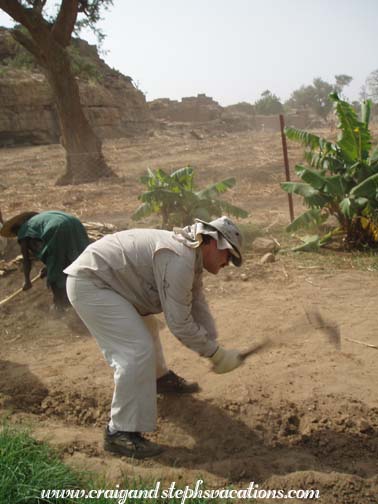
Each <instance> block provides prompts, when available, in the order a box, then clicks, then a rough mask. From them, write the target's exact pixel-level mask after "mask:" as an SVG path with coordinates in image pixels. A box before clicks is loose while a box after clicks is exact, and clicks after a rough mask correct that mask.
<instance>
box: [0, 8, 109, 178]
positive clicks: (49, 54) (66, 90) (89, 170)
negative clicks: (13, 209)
mask: <svg viewBox="0 0 378 504" xmlns="http://www.w3.org/2000/svg"><path fill="white" fill-rule="evenodd" d="M25 3H26V2H25ZM45 3H46V2H45V1H39V0H33V1H28V2H27V4H28V5H27V6H25V5H24V4H23V3H22V2H21V0H0V9H2V10H4V11H5V12H6V13H7V14H8V15H9V16H11V17H12V18H13V19H14V20H15V21H16V22H17V23H20V24H21V25H22V26H23V27H24V28H26V30H27V32H28V33H29V35H28V34H27V33H25V32H24V31H22V30H20V29H19V28H17V27H16V28H14V29H13V30H12V33H13V36H14V38H15V39H16V40H17V42H19V43H20V44H21V45H23V46H24V47H25V48H26V49H27V50H28V51H29V52H30V53H31V54H33V55H34V57H35V58H36V60H37V61H38V63H39V64H40V65H41V67H42V68H43V69H44V72H45V74H46V77H47V79H48V82H49V84H50V86H51V88H52V91H53V95H54V99H55V102H56V105H57V109H58V114H59V119H60V126H61V132H62V137H63V144H64V147H65V149H66V160H67V165H66V173H65V174H64V175H63V176H62V177H60V179H59V180H58V181H57V184H60V185H63V184H80V183H83V182H92V181H95V180H98V179H99V178H100V177H110V176H115V175H114V173H113V172H112V170H111V169H110V168H109V167H108V165H107V164H106V162H105V159H104V157H103V155H102V147H101V141H100V140H99V138H97V136H96V135H95V133H94V131H93V129H92V127H91V125H90V124H89V122H88V120H87V118H86V117H85V116H84V112H83V109H82V106H81V103H80V96H79V87H78V84H77V82H76V79H75V77H74V75H73V72H72V69H71V64H70V57H69V55H68V53H67V47H68V46H69V44H70V42H71V35H72V31H73V30H74V27H75V23H76V21H77V14H78V11H79V8H80V9H81V11H82V9H83V3H84V2H83V1H82V0H61V4H60V7H59V6H58V7H59V10H58V14H57V17H56V19H55V21H54V23H51V22H49V21H47V20H46V19H45V18H43V16H42V10H43V8H44V6H45ZM30 6H31V7H30Z"/></svg>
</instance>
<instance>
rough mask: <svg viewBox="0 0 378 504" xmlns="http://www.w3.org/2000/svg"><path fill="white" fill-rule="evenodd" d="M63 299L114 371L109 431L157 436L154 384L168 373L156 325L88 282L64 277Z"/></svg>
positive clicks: (117, 296) (108, 291)
mask: <svg viewBox="0 0 378 504" xmlns="http://www.w3.org/2000/svg"><path fill="white" fill-rule="evenodd" d="M67 295H68V299H69V300H70V302H71V304H72V306H73V307H74V308H75V310H76V312H77V314H78V315H79V317H80V318H81V319H82V321H83V322H84V324H85V325H86V326H87V328H88V329H89V331H90V333H91V334H92V335H93V336H94V337H95V338H96V340H97V343H98V345H99V346H100V348H101V350H102V353H103V355H104V357H105V359H106V361H107V362H108V363H109V365H110V366H111V367H112V368H113V369H114V392H113V399H112V404H111V411H110V423H109V427H110V428H111V429H114V430H118V431H129V432H151V431H153V430H155V428H156V378H158V377H160V376H163V375H164V374H165V373H167V372H168V368H167V365H166V363H165V359H164V354H163V349H162V346H161V342H160V338H159V321H158V319H157V318H156V317H154V316H153V315H149V316H146V317H142V316H140V315H139V313H138V312H137V311H136V309H135V308H134V306H133V305H132V304H131V303H129V301H127V299H125V298H124V297H122V296H121V295H120V294H118V293H117V292H115V291H114V290H112V289H106V288H101V287H99V286H98V285H96V282H95V280H92V279H91V278H88V277H72V276H68V277H67Z"/></svg>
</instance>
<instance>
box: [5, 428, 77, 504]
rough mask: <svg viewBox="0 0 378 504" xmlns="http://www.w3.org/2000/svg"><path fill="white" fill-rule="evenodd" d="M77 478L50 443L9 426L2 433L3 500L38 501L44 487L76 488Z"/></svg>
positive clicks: (10, 503)
mask: <svg viewBox="0 0 378 504" xmlns="http://www.w3.org/2000/svg"><path fill="white" fill-rule="evenodd" d="M78 483H79V481H78V478H77V477H76V476H75V475H74V474H73V472H72V471H71V470H70V469H69V468H68V467H67V466H65V465H64V464H63V463H62V462H61V461H60V460H59V458H58V456H57V454H56V453H54V452H53V451H52V450H50V448H49V447H48V446H47V445H44V444H40V443H37V441H35V440H34V439H32V438H31V437H30V436H29V435H28V434H27V433H26V432H22V431H15V430H13V429H11V428H10V427H8V426H5V427H3V430H2V431H1V432H0V502H2V503H4V504H6V503H7V504H19V503H22V502H39V500H38V498H39V497H40V494H41V490H42V489H45V488H46V489H47V488H62V489H64V488H73V487H74V486H75V485H76V486H77V485H78Z"/></svg>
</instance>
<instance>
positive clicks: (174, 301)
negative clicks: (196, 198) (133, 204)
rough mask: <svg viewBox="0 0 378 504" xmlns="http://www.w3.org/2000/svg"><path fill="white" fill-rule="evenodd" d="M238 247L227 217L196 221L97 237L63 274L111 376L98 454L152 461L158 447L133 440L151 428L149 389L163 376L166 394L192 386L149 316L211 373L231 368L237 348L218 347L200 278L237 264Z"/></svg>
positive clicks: (152, 415)
mask: <svg viewBox="0 0 378 504" xmlns="http://www.w3.org/2000/svg"><path fill="white" fill-rule="evenodd" d="M241 250H242V236H241V233H240V231H239V229H238V228H237V226H236V225H235V224H234V223H233V222H232V221H231V220H230V219H228V218H227V217H220V218H218V219H215V220H213V221H211V222H205V221H201V220H199V219H196V221H195V223H194V224H193V225H191V226H187V227H185V228H183V229H174V230H173V231H165V230H157V229H131V230H127V231H120V232H117V233H114V234H111V235H107V236H104V237H103V238H101V239H100V240H98V241H97V242H95V243H92V244H91V245H90V246H89V247H87V248H86V249H85V251H84V252H83V253H82V254H81V255H80V256H79V257H78V258H77V259H76V261H74V262H73V263H72V264H71V265H70V266H69V267H68V268H66V269H65V270H64V272H65V273H66V274H67V275H68V278H67V293H68V298H69V300H70V302H71V303H72V305H73V307H74V308H75V310H76V312H77V314H78V315H79V317H80V318H81V319H82V320H83V322H84V324H85V325H86V326H87V327H88V329H89V331H90V332H91V334H92V335H93V336H94V337H95V338H96V340H97V343H98V345H99V346H100V348H101V350H102V352H103V355H104V357H105V359H106V360H107V362H108V363H109V365H110V366H111V367H112V368H113V370H114V383H115V388H114V393H113V400H112V404H111V411H110V422H109V424H108V426H107V427H106V429H105V433H104V446H105V449H106V450H109V451H111V452H115V453H119V454H122V455H126V456H130V457H135V458H145V457H151V456H154V455H158V454H159V453H160V452H161V451H162V448H161V447H160V446H159V445H158V444H155V443H152V442H151V441H149V440H148V439H147V438H145V437H144V436H143V435H142V432H151V431H153V430H155V427H156V402H157V401H156V393H157V392H161V391H162V390H163V391H164V389H165V387H164V380H166V381H167V382H168V384H169V388H170V390H171V391H172V392H173V391H174V390H177V391H178V392H180V389H181V392H182V391H183V392H185V391H194V390H193V389H195V388H196V387H197V388H198V384H187V382H186V381H185V380H184V379H183V378H181V377H179V376H177V375H176V374H175V373H173V372H172V371H169V369H168V367H167V365H166V363H165V360H164V355H163V351H162V347H161V343H160V340H159V335H158V324H157V323H158V321H157V319H156V317H154V314H158V313H161V312H163V313H164V316H165V320H166V322H167V325H168V328H169V329H170V331H171V332H172V333H173V335H174V336H176V338H178V340H179V341H180V342H181V343H182V344H183V345H185V346H186V347H188V348H190V349H191V350H193V351H194V352H197V353H198V354H199V355H201V356H202V357H204V358H207V359H209V360H210V362H211V363H212V364H213V371H214V372H216V373H227V372H229V371H232V370H233V369H235V368H237V367H238V366H240V364H241V362H242V360H241V358H240V354H239V352H238V351H237V350H229V349H225V348H223V347H222V346H220V345H219V343H218V341H217V330H216V326H215V322H214V319H213V317H212V315H211V313H210V310H209V308H208V305H207V303H206V300H205V297H204V294H203V289H202V273H203V269H205V270H207V271H208V272H210V273H212V274H214V275H216V274H217V273H218V272H219V271H220V269H221V268H223V267H225V266H227V265H228V264H229V263H230V262H231V263H233V264H234V265H235V266H240V265H241V263H242V251H241ZM159 382H160V389H159ZM186 389H189V390H186Z"/></svg>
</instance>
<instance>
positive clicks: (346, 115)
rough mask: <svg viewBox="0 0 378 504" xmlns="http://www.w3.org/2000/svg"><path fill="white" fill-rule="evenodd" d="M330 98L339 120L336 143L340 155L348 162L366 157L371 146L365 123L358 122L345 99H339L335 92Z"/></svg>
mask: <svg viewBox="0 0 378 504" xmlns="http://www.w3.org/2000/svg"><path fill="white" fill-rule="evenodd" d="M330 99H331V100H332V101H333V102H334V107H335V110H336V113H337V116H338V119H339V121H340V125H339V128H340V130H341V136H340V139H339V140H338V141H337V145H338V146H339V147H340V150H341V154H342V156H343V157H344V158H345V159H346V160H347V161H348V162H350V163H353V162H356V161H358V160H362V159H367V158H368V156H369V151H370V147H371V140H370V132H369V129H368V127H367V125H366V124H365V123H363V122H360V121H359V120H358V118H357V114H356V112H355V110H354V108H353V107H352V106H351V105H350V104H349V103H347V102H346V101H343V100H340V98H339V97H338V95H337V93H331V94H330Z"/></svg>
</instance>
